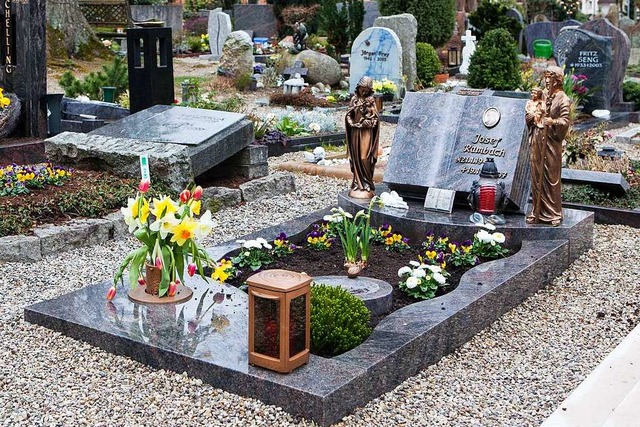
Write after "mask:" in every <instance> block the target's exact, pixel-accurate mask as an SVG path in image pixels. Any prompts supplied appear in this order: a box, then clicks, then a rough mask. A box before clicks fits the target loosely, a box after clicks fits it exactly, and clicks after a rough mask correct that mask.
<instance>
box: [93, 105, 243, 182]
mask: <svg viewBox="0 0 640 427" xmlns="http://www.w3.org/2000/svg"><path fill="white" fill-rule="evenodd" d="M252 129H253V127H252V124H251V122H250V121H249V120H247V119H246V118H245V116H244V114H238V113H229V112H226V111H215V110H204V109H198V108H187V107H177V106H174V107H171V106H166V105H156V106H153V107H151V108H148V109H146V110H143V111H140V112H138V113H136V114H132V115H130V116H128V117H125V118H124V119H122V120H120V121H117V122H114V123H111V124H109V125H107V126H104V127H101V128H99V129H96V130H94V131H92V132H91V134H92V135H104V136H108V137H114V138H127V139H135V140H140V141H145V142H152V143H167V144H179V145H186V146H188V148H189V156H190V157H191V166H192V169H193V174H194V176H199V175H200V174H202V173H204V172H206V171H207V170H209V169H211V168H212V167H214V166H215V165H217V164H219V163H221V162H222V161H223V160H226V159H228V158H229V157H231V156H232V155H234V154H236V153H237V152H239V151H240V150H242V149H243V148H244V147H246V146H248V145H249V144H250V143H251V141H252V136H253V130H252Z"/></svg>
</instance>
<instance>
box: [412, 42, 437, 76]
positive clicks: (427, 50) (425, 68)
mask: <svg viewBox="0 0 640 427" xmlns="http://www.w3.org/2000/svg"><path fill="white" fill-rule="evenodd" d="M441 68H442V64H440V59H439V58H438V52H436V50H435V49H434V47H433V46H431V45H430V44H429V43H416V71H417V74H418V78H419V79H420V82H421V83H422V84H423V85H424V86H431V85H433V77H434V76H435V75H436V74H438V73H439V72H440V69H441Z"/></svg>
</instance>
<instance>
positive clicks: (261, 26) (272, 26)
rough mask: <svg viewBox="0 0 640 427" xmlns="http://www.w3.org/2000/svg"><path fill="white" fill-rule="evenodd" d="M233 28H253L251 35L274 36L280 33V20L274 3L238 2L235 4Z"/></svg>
mask: <svg viewBox="0 0 640 427" xmlns="http://www.w3.org/2000/svg"><path fill="white" fill-rule="evenodd" d="M233 28H234V29H235V30H236V31H238V30H251V31H253V36H252V37H251V38H252V39H253V37H274V36H276V35H277V34H278V20H277V19H276V16H275V15H274V13H273V5H272V4H236V5H234V6H233Z"/></svg>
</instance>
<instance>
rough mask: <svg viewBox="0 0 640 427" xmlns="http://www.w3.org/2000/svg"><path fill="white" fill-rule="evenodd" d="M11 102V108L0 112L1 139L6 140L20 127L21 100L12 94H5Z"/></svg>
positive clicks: (8, 107)
mask: <svg viewBox="0 0 640 427" xmlns="http://www.w3.org/2000/svg"><path fill="white" fill-rule="evenodd" d="M5 96H6V97H7V98H9V100H10V101H11V103H10V104H9V106H7V107H5V108H3V109H2V110H0V138H6V137H8V136H9V135H11V133H12V132H13V131H14V130H15V128H16V127H17V126H18V121H19V119H20V99H18V97H17V96H15V95H14V94H12V93H8V94H5Z"/></svg>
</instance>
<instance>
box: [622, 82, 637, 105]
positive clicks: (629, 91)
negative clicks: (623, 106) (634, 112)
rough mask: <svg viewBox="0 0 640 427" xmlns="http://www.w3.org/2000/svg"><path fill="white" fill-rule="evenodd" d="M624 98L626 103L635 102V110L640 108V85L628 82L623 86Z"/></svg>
mask: <svg viewBox="0 0 640 427" xmlns="http://www.w3.org/2000/svg"><path fill="white" fill-rule="evenodd" d="M622 98H623V99H624V101H625V102H635V105H636V106H635V108H638V106H640V83H638V82H635V81H633V80H627V81H625V82H624V83H623V84H622Z"/></svg>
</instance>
